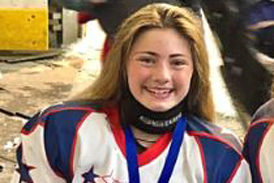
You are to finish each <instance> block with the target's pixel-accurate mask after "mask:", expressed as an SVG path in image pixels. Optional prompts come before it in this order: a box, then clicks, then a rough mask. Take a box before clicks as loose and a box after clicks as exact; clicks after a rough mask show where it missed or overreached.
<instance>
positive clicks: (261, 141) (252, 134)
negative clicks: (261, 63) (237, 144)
mask: <svg viewBox="0 0 274 183" xmlns="http://www.w3.org/2000/svg"><path fill="white" fill-rule="evenodd" d="M272 97H274V84H273V85H272ZM273 139H274V98H272V99H270V100H269V101H268V102H266V103H265V104H263V105H262V106H261V107H260V108H259V109H258V110H257V111H256V113H255V114H254V116H253V119H252V122H251V125H250V127H249V130H248V133H247V135H246V137H245V143H244V150H243V154H244V156H245V157H246V159H247V160H248V162H249V163H250V168H251V173H252V180H253V182H254V183H273V182H274V175H273V170H274V159H273V157H274V146H273Z"/></svg>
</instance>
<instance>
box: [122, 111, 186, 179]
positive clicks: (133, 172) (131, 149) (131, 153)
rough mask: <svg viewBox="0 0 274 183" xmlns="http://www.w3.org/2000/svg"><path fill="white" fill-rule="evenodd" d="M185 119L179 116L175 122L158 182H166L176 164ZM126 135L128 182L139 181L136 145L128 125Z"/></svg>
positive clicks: (182, 137) (184, 127)
mask: <svg viewBox="0 0 274 183" xmlns="http://www.w3.org/2000/svg"><path fill="white" fill-rule="evenodd" d="M186 123H187V119H186V117H185V116H183V117H181V118H180V119H179V121H178V122H177V124H176V127H175V130H174V132H173V134H172V142H171V145H170V148H169V151H168V154H167V158H166V161H165V165H164V168H163V170H162V173H161V175H160V178H159V180H158V183H168V182H169V179H170V177H171V174H172V172H173V169H174V166H175V164H176V161H177V158H178V154H179V151H180V147H181V144H182V143H183V139H184V132H185V129H186ZM125 136H126V159H127V165H128V175H129V182H130V183H140V174H139V166H138V158H137V146H136V142H135V139H134V135H133V133H132V131H131V129H130V127H128V126H127V127H126V128H125Z"/></svg>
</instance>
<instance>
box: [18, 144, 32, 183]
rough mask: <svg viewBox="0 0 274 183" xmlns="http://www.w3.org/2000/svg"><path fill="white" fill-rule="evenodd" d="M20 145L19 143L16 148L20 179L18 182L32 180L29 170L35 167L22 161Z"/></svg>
mask: <svg viewBox="0 0 274 183" xmlns="http://www.w3.org/2000/svg"><path fill="white" fill-rule="evenodd" d="M22 154H23V152H22V145H20V146H19V147H18V148H17V150H16V159H17V162H18V169H16V171H18V172H19V173H20V181H19V182H33V180H32V178H31V177H30V174H29V171H31V170H32V169H34V168H35V167H31V166H28V165H26V164H24V163H23V162H22Z"/></svg>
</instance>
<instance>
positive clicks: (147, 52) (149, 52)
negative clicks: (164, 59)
mask: <svg viewBox="0 0 274 183" xmlns="http://www.w3.org/2000/svg"><path fill="white" fill-rule="evenodd" d="M136 54H148V55H153V56H158V54H157V53H155V52H152V51H139V52H135V53H134V55H136ZM170 57H171V58H173V57H187V58H188V57H189V56H188V55H185V54H181V53H174V54H171V55H170Z"/></svg>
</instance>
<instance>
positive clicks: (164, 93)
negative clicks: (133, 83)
mask: <svg viewBox="0 0 274 183" xmlns="http://www.w3.org/2000/svg"><path fill="white" fill-rule="evenodd" d="M148 91H149V92H151V93H152V94H154V95H155V96H156V97H165V96H167V95H168V94H169V93H170V90H167V89H148Z"/></svg>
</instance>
